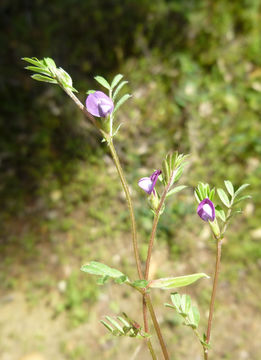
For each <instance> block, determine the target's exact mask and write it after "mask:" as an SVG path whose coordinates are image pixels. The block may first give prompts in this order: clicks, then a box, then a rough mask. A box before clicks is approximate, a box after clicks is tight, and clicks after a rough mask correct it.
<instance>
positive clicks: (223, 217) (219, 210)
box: [215, 205, 226, 221]
mask: <svg viewBox="0 0 261 360" xmlns="http://www.w3.org/2000/svg"><path fill="white" fill-rule="evenodd" d="M215 211H216V216H217V217H219V218H220V219H221V220H222V221H226V214H225V211H224V210H223V209H222V207H221V206H220V205H216V206H215Z"/></svg>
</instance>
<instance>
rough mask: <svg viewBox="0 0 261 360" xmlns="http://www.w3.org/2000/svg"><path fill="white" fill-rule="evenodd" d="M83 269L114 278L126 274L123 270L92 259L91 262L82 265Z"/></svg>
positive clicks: (90, 272) (89, 272) (93, 273)
mask: <svg viewBox="0 0 261 360" xmlns="http://www.w3.org/2000/svg"><path fill="white" fill-rule="evenodd" d="M81 271H83V272H86V273H88V274H92V275H100V276H106V275H107V276H109V277H112V278H118V277H122V276H125V275H124V274H123V273H122V272H121V271H119V270H116V269H113V268H110V267H109V266H107V265H105V264H102V263H99V262H97V261H91V262H90V263H89V264H86V265H83V266H82V267H81Z"/></svg>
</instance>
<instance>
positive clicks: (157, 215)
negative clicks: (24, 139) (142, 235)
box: [143, 171, 175, 359]
mask: <svg viewBox="0 0 261 360" xmlns="http://www.w3.org/2000/svg"><path fill="white" fill-rule="evenodd" d="M174 175H175V173H174V171H173V173H172V176H171V178H170V180H169V183H168V184H167V186H166V187H165V189H164V192H163V194H162V196H161V199H160V203H159V206H158V208H157V210H156V213H155V216H154V220H153V225H152V230H151V235H150V241H149V246H148V253H147V259H146V268H145V279H146V280H148V278H149V271H150V260H151V255H152V249H153V244H154V239H155V236H156V231H157V226H158V222H159V218H160V212H161V209H162V206H163V204H164V202H165V199H166V196H167V193H168V191H169V189H170V187H171V184H172V180H173V177H174ZM144 300H145V296H144V297H143V319H144V326H145V324H148V319H147V301H144ZM151 306H152V304H151ZM152 310H153V313H154V315H155V312H154V309H153V307H152ZM150 314H152V312H151V311H150ZM152 320H153V319H152ZM155 323H156V326H155ZM155 323H154V322H153V324H154V327H155V329H157V330H156V331H157V335H158V338H159V342H160V344H161V348H162V351H163V354H167V358H168V353H167V348H166V345H165V343H164V341H163V337H162V334H161V330H160V327H159V325H158V322H157V318H156V316H155ZM167 358H166V357H165V359H167Z"/></svg>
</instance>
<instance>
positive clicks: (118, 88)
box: [112, 81, 128, 100]
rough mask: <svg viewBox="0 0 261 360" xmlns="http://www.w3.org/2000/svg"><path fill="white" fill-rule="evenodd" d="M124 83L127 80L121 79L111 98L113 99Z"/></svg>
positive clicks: (126, 82)
mask: <svg viewBox="0 0 261 360" xmlns="http://www.w3.org/2000/svg"><path fill="white" fill-rule="evenodd" d="M126 84H128V81H122V82H121V83H120V84H119V85H118V86H117V88H116V89H115V91H114V94H113V96H112V100H115V99H116V97H117V95H118V93H119V92H120V90H121V89H122V88H123V86H125V85H126Z"/></svg>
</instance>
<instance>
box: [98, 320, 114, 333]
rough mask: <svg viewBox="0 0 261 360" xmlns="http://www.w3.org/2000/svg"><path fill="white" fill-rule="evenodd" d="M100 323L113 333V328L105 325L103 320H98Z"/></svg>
mask: <svg viewBox="0 0 261 360" xmlns="http://www.w3.org/2000/svg"><path fill="white" fill-rule="evenodd" d="M100 322H101V323H102V324H103V325H104V326H105V327H106V328H107V329H108V330H109V331H110V332H113V328H112V327H111V326H110V325H109V324H107V323H106V322H105V321H104V320H100Z"/></svg>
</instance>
